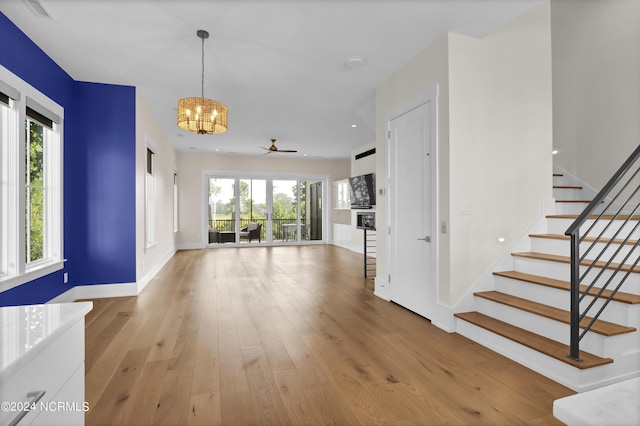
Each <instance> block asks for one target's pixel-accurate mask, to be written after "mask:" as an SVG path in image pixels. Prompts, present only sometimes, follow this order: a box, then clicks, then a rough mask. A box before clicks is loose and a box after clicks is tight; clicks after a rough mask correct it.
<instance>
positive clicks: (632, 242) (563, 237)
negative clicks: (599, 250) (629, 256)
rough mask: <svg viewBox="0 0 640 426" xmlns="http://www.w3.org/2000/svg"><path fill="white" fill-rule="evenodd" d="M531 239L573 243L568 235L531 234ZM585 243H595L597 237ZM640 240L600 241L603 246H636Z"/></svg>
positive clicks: (586, 239)
mask: <svg viewBox="0 0 640 426" xmlns="http://www.w3.org/2000/svg"><path fill="white" fill-rule="evenodd" d="M529 237H531V238H547V239H550V240H563V241H571V237H570V236H568V235H562V234H529ZM583 241H584V242H587V243H593V242H595V241H596V238H595V237H586V238H585V239H584V240H583ZM637 241H638V240H627V242H625V241H624V240H623V239H620V238H616V239H614V240H612V239H611V238H604V237H603V238H600V239H599V240H598V242H599V243H602V244H607V243H609V242H611V243H612V244H625V245H631V246H632V245H635V244H636V242H637Z"/></svg>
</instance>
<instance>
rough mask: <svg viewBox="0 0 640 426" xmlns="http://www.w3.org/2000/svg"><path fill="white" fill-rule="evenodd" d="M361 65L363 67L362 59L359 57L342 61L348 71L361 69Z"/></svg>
mask: <svg viewBox="0 0 640 426" xmlns="http://www.w3.org/2000/svg"><path fill="white" fill-rule="evenodd" d="M362 65H364V58H362V57H360V56H352V57H351V58H347V60H346V61H344V67H345V68H346V69H349V70H352V69H355V68H358V67H361V66H362Z"/></svg>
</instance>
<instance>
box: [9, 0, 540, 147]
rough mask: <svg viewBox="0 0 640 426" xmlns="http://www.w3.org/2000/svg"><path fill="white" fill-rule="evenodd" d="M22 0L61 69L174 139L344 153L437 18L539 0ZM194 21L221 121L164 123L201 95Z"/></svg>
mask: <svg viewBox="0 0 640 426" xmlns="http://www.w3.org/2000/svg"><path fill="white" fill-rule="evenodd" d="M29 1H31V2H32V1H35V0H29ZM29 1H25V0H0V10H1V11H2V12H3V13H4V14H5V15H6V16H7V17H8V18H9V19H10V20H11V21H13V22H14V23H15V24H16V25H17V26H18V27H19V28H20V29H21V30H22V31H24V32H25V33H26V34H27V36H29V37H30V38H31V39H32V40H33V41H34V42H35V43H36V44H37V45H38V46H40V48H42V50H44V52H46V53H47V54H48V55H49V56H50V57H51V58H53V60H55V61H56V62H57V63H58V64H59V65H60V66H61V67H62V68H63V69H64V70H65V71H66V72H67V73H69V75H71V77H73V78H74V79H76V80H81V81H92V82H100V83H113V84H123V85H132V86H136V87H137V88H138V90H139V92H140V93H141V95H142V96H143V98H144V99H145V100H146V102H147V103H148V104H149V106H150V108H151V110H152V112H153V114H154V115H155V117H156V118H157V120H158V121H159V122H160V125H161V126H162V127H163V129H164V130H165V132H166V134H167V136H168V138H169V139H170V140H171V142H172V143H173V144H174V146H175V147H176V148H177V149H178V150H181V151H188V150H193V149H195V150H199V151H215V150H219V152H229V153H238V154H251V155H262V153H263V152H264V151H262V150H261V149H260V148H259V146H269V139H270V138H277V139H278V143H277V145H278V147H279V148H281V149H292V148H293V149H298V150H299V153H298V154H278V155H291V156H294V157H295V156H299V157H301V156H303V155H304V154H307V155H308V156H309V157H310V158H314V157H321V158H348V157H349V155H350V152H351V149H353V148H355V147H358V146H362V145H366V144H369V143H373V142H374V140H375V127H374V122H375V88H376V86H377V85H378V84H380V83H381V82H383V81H384V80H385V79H387V78H388V77H389V76H391V75H392V74H393V73H394V72H395V71H397V70H398V69H399V68H400V67H402V66H403V65H404V64H406V63H407V62H408V61H409V60H410V59H411V58H413V57H415V56H416V55H417V54H419V53H420V52H422V51H423V50H425V49H426V48H427V47H428V46H429V45H431V44H432V43H433V42H434V41H436V40H437V39H438V38H440V37H442V36H443V34H445V33H446V32H456V33H460V34H466V35H471V36H476V37H482V36H483V35H486V34H488V33H490V32H491V31H493V30H494V29H495V28H497V27H498V26H500V25H502V24H503V23H505V22H507V21H508V20H510V19H511V18H513V17H514V16H516V15H518V14H520V13H522V12H524V11H525V10H527V9H528V8H530V7H532V6H533V5H534V4H535V3H537V2H538V1H539V0H421V1H420V0H368V1H364V0H340V1H338V0H324V1H321V0H234V1H231V0H226V1H225V0H218V1H211V0H173V1H171V0H84V1H81V0H42V1H41V3H42V4H43V5H44V6H45V7H46V9H47V10H48V11H49V12H50V13H51V15H52V18H51V19H50V18H43V17H38V16H36V15H34V13H33V12H32V11H31V10H30V9H29V8H28V7H27V5H26V4H25V3H27V2H29ZM198 29H205V30H207V31H209V33H210V34H211V36H210V38H209V39H208V40H206V41H205V87H204V95H205V97H209V98H213V99H216V100H218V101H221V102H223V103H225V104H227V106H228V107H229V130H228V131H227V132H226V133H224V134H219V135H196V134H191V133H187V132H184V131H182V130H181V129H179V128H178V127H177V125H176V110H177V102H178V99H179V98H183V97H187V96H200V90H201V87H200V82H201V40H200V39H199V38H198V37H197V36H196V30H198ZM351 57H361V58H363V61H364V62H363V65H362V66H360V67H357V68H353V69H350V68H349V67H346V66H345V61H346V60H347V59H348V58H351ZM353 124H356V125H357V127H355V128H354V127H352V125H353Z"/></svg>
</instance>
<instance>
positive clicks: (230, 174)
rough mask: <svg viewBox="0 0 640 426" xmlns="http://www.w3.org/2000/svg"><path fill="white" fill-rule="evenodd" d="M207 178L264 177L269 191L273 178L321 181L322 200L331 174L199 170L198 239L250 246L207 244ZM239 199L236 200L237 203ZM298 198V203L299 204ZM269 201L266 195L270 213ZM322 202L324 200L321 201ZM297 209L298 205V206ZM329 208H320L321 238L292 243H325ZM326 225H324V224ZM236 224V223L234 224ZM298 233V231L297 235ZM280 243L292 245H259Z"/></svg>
mask: <svg viewBox="0 0 640 426" xmlns="http://www.w3.org/2000/svg"><path fill="white" fill-rule="evenodd" d="M209 178H225V179H265V180H266V181H267V191H269V189H270V187H271V184H272V182H273V181H274V180H297V181H298V182H299V181H305V180H307V181H308V180H311V181H322V197H323V200H328V199H330V198H329V196H330V195H331V192H330V191H331V188H329V182H330V180H331V176H329V175H324V174H322V175H320V174H302V173H276V172H247V171H238V170H202V171H201V189H200V194H201V195H200V199H201V202H202V207H201V217H200V223H201V237H200V241H201V242H202V244H203V247H217V246H220V247H248V246H252V245H250V244H240V243H239V242H236V243H225V244H219V245H216V244H209V231H208V229H207V218H208V198H209ZM267 195H268V193H267ZM238 202H239V200H236V203H238ZM299 202H300V201H299V200H298V205H299ZM270 203H271V201H270V200H269V198H268V197H267V209H268V210H269V212H270V213H269V214H271V207H270ZM323 203H324V201H323ZM323 207H324V206H323ZM298 210H299V206H298ZM328 210H329V209H326V208H323V209H322V223H323V226H322V239H321V240H313V241H301V240H300V239H299V238H298V240H297V241H295V242H294V243H293V244H296V245H303V244H326V243H327V241H328V237H329V236H328V234H327V229H328V228H329V226H328V223H329V212H328ZM325 225H326V226H325ZM236 226H237V225H236ZM299 235H300V233H298V236H299ZM280 245H292V243H290V242H272V243H269V244H266V243H265V244H261V246H280Z"/></svg>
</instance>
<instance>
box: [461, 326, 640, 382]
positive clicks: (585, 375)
mask: <svg viewBox="0 0 640 426" xmlns="http://www.w3.org/2000/svg"><path fill="white" fill-rule="evenodd" d="M456 332H457V333H459V334H461V335H463V336H465V337H467V338H468V339H471V340H473V341H474V342H477V343H479V344H481V345H483V346H486V347H488V348H489V349H492V350H494V351H496V352H498V353H499V354H502V355H504V356H506V357H507V358H510V359H513V360H515V361H516V362H518V363H520V364H522V365H524V366H526V367H528V368H530V369H532V370H533V371H536V372H538V373H540V374H542V375H544V376H546V377H549V378H551V379H553V380H555V381H556V382H558V383H561V384H563V385H564V386H567V387H569V388H571V389H573V390H575V391H577V392H584V391H587V390H590V389H594V388H597V387H600V386H603V385H606V384H609V383H614V382H617V381H620V380H621V379H622V378H626V377H634V376H636V375H637V374H638V373H639V372H640V353H633V354H631V355H629V356H625V357H622V358H619V359H617V360H616V361H615V362H613V363H611V364H606V365H603V366H600V367H596V368H589V369H587V370H580V369H578V368H575V367H573V366H571V365H569V364H566V363H564V362H561V361H558V360H556V359H553V358H551V357H548V356H546V355H544V354H542V353H540V352H538V351H535V350H533V349H529V348H528V347H526V346H523V345H521V344H519V343H516V342H514V341H512V340H510V339H507V338H505V337H502V336H499V335H497V334H495V333H492V332H491V331H488V330H485V329H484V328H482V327H478V326H476V325H474V324H471V323H469V322H467V321H464V320H461V319H456Z"/></svg>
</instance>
